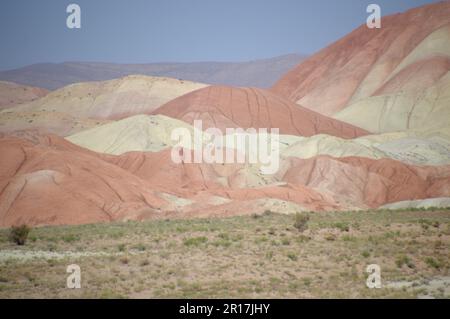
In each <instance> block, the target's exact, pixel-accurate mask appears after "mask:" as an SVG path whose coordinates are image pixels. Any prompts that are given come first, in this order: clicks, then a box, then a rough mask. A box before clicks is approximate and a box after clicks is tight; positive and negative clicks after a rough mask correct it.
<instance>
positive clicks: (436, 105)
mask: <svg viewBox="0 0 450 319" xmlns="http://www.w3.org/2000/svg"><path fill="white" fill-rule="evenodd" d="M333 117H334V118H336V119H338V120H341V121H344V122H348V123H351V124H353V125H356V126H359V127H361V128H364V129H366V130H368V131H371V132H374V133H383V132H393V131H402V130H422V131H426V130H434V129H436V128H448V127H450V73H447V74H446V75H445V76H444V77H442V78H441V79H440V80H439V81H438V82H437V83H436V84H435V85H433V86H431V87H429V88H427V89H426V90H423V91H407V92H399V93H396V94H389V95H380V96H373V97H369V98H366V99H363V100H360V101H358V102H356V103H353V104H351V105H350V106H348V107H347V108H345V109H344V110H342V111H341V112H339V113H337V114H336V115H334V116H333Z"/></svg>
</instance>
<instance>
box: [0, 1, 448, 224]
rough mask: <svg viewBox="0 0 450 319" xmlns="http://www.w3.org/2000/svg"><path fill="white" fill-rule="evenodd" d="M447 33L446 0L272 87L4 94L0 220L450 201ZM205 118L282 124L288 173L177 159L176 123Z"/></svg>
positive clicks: (136, 82) (141, 79) (110, 86)
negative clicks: (37, 95)
mask: <svg viewBox="0 0 450 319" xmlns="http://www.w3.org/2000/svg"><path fill="white" fill-rule="evenodd" d="M449 40H450V2H442V3H437V4H433V5H428V6H424V7H420V8H416V9H413V10H410V11H408V12H405V13H401V14H397V15H393V16H389V17H384V18H383V20H382V28H381V29H368V28H367V27H366V26H365V25H363V26H361V27H359V28H358V29H356V30H355V31H353V32H352V33H350V34H349V35H347V36H346V37H344V38H342V39H341V40H339V41H337V42H336V43H334V44H332V45H330V46H329V47H327V48H325V49H323V50H322V51H320V52H318V53H317V54H315V55H313V56H312V57H310V58H308V59H306V60H305V61H304V62H302V63H301V64H299V65H298V66H297V67H295V68H293V69H292V70H291V71H289V72H288V73H287V74H286V75H285V76H283V77H282V78H281V79H280V80H279V81H278V83H276V84H275V86H274V87H272V88H271V89H270V90H263V89H255V88H247V87H242V88H239V87H227V86H216V85H214V86H208V85H206V84H199V83H192V82H187V81H180V80H175V79H169V78H156V77H146V76H128V77H125V78H121V79H117V80H111V81H105V82H90V83H89V82H88V83H79V84H73V85H69V86H67V87H64V88H61V89H58V90H56V91H53V92H50V93H48V94H47V95H45V96H42V97H40V98H39V99H36V100H34V97H32V96H28V95H25V96H21V97H17V98H10V97H8V96H12V95H13V91H9V90H6V91H4V90H1V91H0V92H1V93H2V95H3V96H2V99H3V100H1V101H6V100H9V102H8V103H9V104H5V105H7V107H8V108H7V109H5V110H3V111H1V112H0V149H1V150H0V152H1V154H2V157H1V158H0V226H9V225H13V224H21V223H27V224H30V225H56V224H58V225H59V224H83V223H93V222H107V221H113V220H141V219H152V218H180V217H205V216H231V215H236V214H253V213H262V212H264V211H265V210H272V211H275V212H279V213H294V212H296V211H302V210H307V211H321V210H327V211H330V210H336V211H339V210H358V209H367V208H402V207H431V206H449V202H450V122H449V121H450V120H449V119H450V95H449V94H450V74H449V69H450V46H449V43H450V41H449ZM194 120H202V121H203V129H206V128H208V127H217V128H219V129H221V130H222V131H225V128H238V127H241V128H244V129H245V128H279V129H280V134H281V136H280V168H279V170H278V171H277V172H276V173H275V174H272V175H264V174H262V173H261V170H260V164H258V163H255V164H249V163H243V164H224V163H213V164H207V163H192V164H191V163H181V164H176V163H174V162H173V161H172V160H171V150H172V147H173V145H174V142H175V141H173V140H172V139H171V132H172V130H173V129H174V128H178V127H183V128H186V129H188V130H189V131H190V132H194V127H193V124H194ZM187 151H189V150H187Z"/></svg>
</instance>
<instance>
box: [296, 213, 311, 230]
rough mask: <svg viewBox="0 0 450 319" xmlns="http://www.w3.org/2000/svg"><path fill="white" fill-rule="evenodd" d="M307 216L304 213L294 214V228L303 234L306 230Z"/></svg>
mask: <svg viewBox="0 0 450 319" xmlns="http://www.w3.org/2000/svg"><path fill="white" fill-rule="evenodd" d="M309 218H310V217H309V215H308V214H306V213H296V214H295V221H294V227H295V228H296V229H297V230H298V231H299V232H304V231H305V230H306V229H307V228H308V221H309Z"/></svg>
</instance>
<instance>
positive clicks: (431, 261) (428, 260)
mask: <svg viewBox="0 0 450 319" xmlns="http://www.w3.org/2000/svg"><path fill="white" fill-rule="evenodd" d="M425 263H426V264H427V265H428V266H430V267H432V268H434V269H440V268H442V263H441V262H440V261H438V260H436V259H434V258H433V257H427V258H425Z"/></svg>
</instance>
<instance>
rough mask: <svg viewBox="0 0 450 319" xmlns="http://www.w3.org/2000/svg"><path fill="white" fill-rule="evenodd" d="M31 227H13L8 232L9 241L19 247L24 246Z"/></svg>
mask: <svg viewBox="0 0 450 319" xmlns="http://www.w3.org/2000/svg"><path fill="white" fill-rule="evenodd" d="M30 231H31V227H29V226H27V225H21V226H13V227H11V229H10V232H9V240H10V241H11V242H13V243H16V244H17V245H19V246H22V245H25V243H26V241H27V238H28V234H29V233H30Z"/></svg>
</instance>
